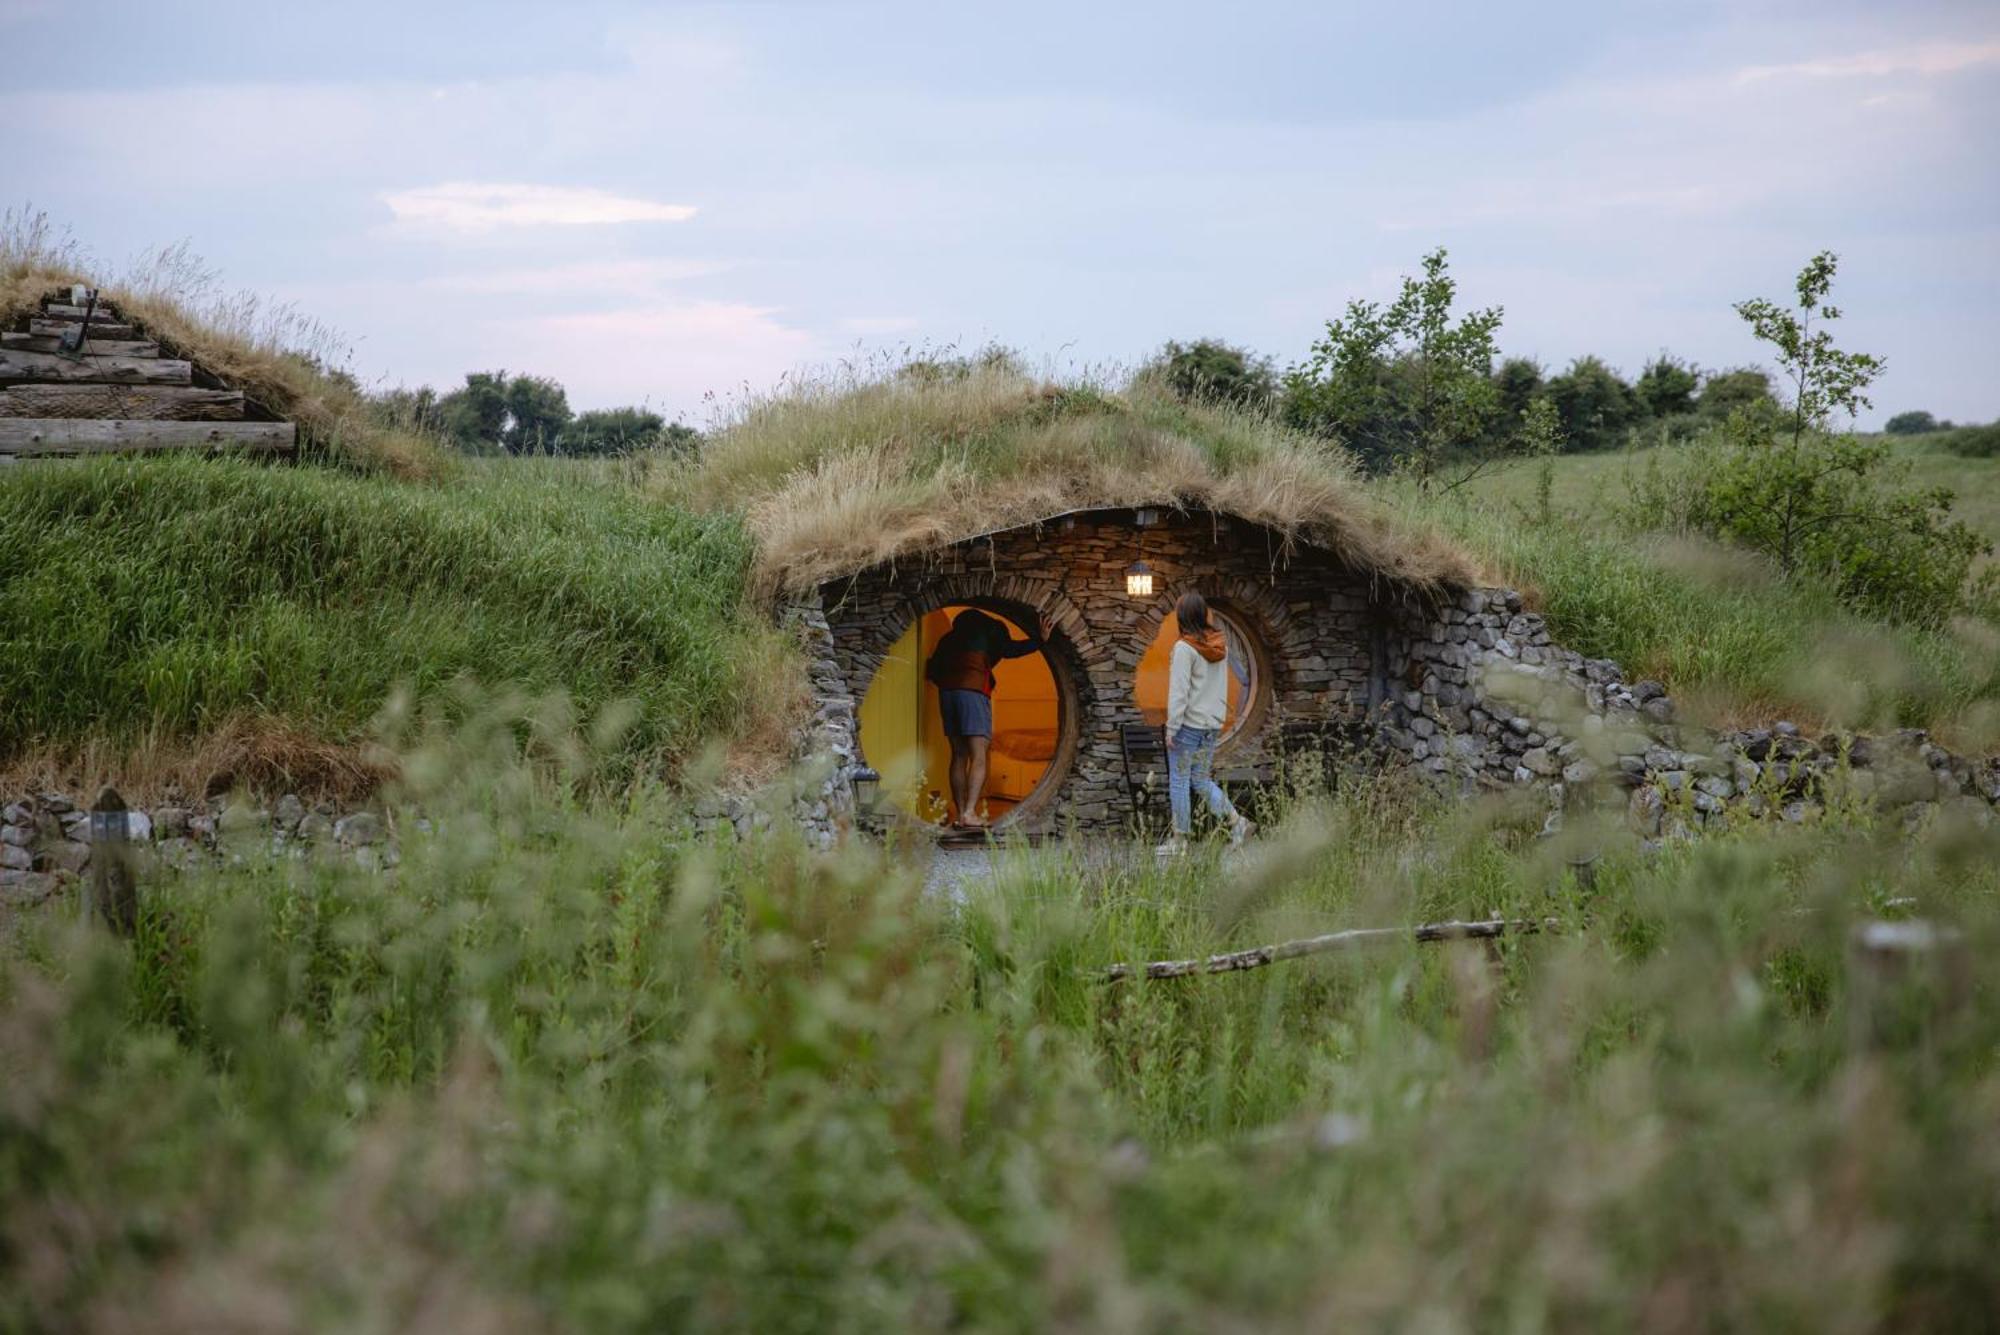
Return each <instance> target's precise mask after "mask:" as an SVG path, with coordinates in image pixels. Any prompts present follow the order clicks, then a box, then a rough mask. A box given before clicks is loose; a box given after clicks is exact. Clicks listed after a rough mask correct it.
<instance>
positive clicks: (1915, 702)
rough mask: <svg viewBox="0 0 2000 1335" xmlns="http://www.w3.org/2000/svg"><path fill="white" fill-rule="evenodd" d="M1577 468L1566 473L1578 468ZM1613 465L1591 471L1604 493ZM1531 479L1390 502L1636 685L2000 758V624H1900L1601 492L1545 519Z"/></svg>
mask: <svg viewBox="0 0 2000 1335" xmlns="http://www.w3.org/2000/svg"><path fill="white" fill-rule="evenodd" d="M1568 462H1569V461H1561V463H1562V464H1563V465H1567V464H1568ZM1606 468H1607V466H1606V465H1604V464H1602V463H1596V462H1593V463H1591V464H1588V465H1586V466H1585V471H1586V473H1587V474H1589V475H1592V476H1594V477H1595V480H1596V483H1597V485H1598V486H1599V487H1600V488H1604V487H1608V486H1611V485H1613V482H1614V480H1613V479H1611V478H1608V477H1607V476H1605V472H1606ZM1519 483H1520V479H1519V478H1516V479H1515V485H1514V486H1513V487H1511V488H1510V487H1506V486H1501V487H1495V488H1490V489H1487V490H1486V491H1485V492H1484V493H1482V494H1478V495H1471V494H1464V493H1460V494H1454V495H1451V496H1447V497H1441V498H1439V497H1424V496H1420V495H1418V494H1416V493H1414V492H1411V491H1407V490H1402V489H1390V490H1386V491H1385V494H1386V495H1388V496H1389V497H1390V499H1391V501H1392V503H1394V504H1396V505H1398V506H1399V507H1402V508H1403V509H1405V510H1406V511H1408V512H1409V513H1410V514H1411V515H1412V516H1413V517H1415V518H1420V519H1422V520H1425V521H1428V522H1431V523H1436V524H1439V525H1441V526H1443V527H1444V528H1446V529H1447V530H1449V531H1450V532H1451V533H1453V534H1454V535H1455V536H1456V537H1457V538H1458V539H1459V540H1460V541H1462V542H1464V543H1465V544H1466V545H1467V546H1469V547H1471V548H1472V549H1473V550H1475V551H1477V552H1478V553H1480V555H1481V557H1482V558H1483V559H1485V560H1486V561H1488V562H1489V563H1490V564H1491V565H1492V566H1493V567H1494V568H1495V569H1496V570H1497V571H1498V572H1499V573H1500V574H1501V576H1502V577H1503V578H1504V579H1505V580H1506V581H1507V582H1508V583H1510V584H1514V585H1518V586H1520V587H1522V588H1524V589H1527V590H1529V591H1530V592H1531V593H1532V594H1533V595H1534V596H1535V598H1536V599H1537V601H1538V603H1539V605H1540V607H1541V608H1542V610H1543V611H1544V612H1546V614H1547V615H1548V617H1549V622H1550V626H1551V628H1552V630H1553V632H1554V633H1555V635H1556V637H1557V638H1558V639H1559V640H1560V641H1561V642H1562V643H1563V644H1565V645H1567V646H1568V647H1569V648H1572V649H1575V650H1576V651H1577V652H1579V653H1582V654H1585V655H1587V656H1591V657H1604V658H1612V659H1616V660H1617V661H1618V662H1619V663H1620V664H1621V665H1622V666H1623V667H1624V668H1625V670H1626V673H1627V675H1629V676H1639V677H1645V676H1651V677H1658V678H1660V679H1661V680H1663V681H1665V682H1667V683H1668V684H1669V685H1670V686H1671V687H1672V688H1673V690H1674V691H1675V693H1676V695H1677V696H1679V697H1680V699H1681V702H1682V704H1683V705H1684V706H1687V707H1690V708H1691V710H1692V712H1693V713H1694V714H1695V716H1697V717H1700V718H1704V719H1706V720H1708V721H1710V722H1715V723H1725V724H1735V725H1748V724H1754V723H1767V722H1769V721H1771V720H1772V719H1774V718H1780V717H1790V718H1793V719H1795V720H1796V721H1798V722H1800V723H1803V724H1808V725H1837V726H1842V727H1851V728H1873V729H1880V728H1894V727H1929V728H1933V729H1936V730H1938V731H1939V732H1941V733H1943V734H1945V735H1946V736H1947V738H1948V739H1949V740H1950V741H1952V742H1953V744H1955V745H1958V746H1961V747H1963V748H1965V749H1967V750H1971V751H1986V750H1991V749H1994V748H1996V747H2000V627H1996V626H1994V625H1992V624H1991V623H1989V622H1986V621H1984V620H1981V619H1975V618H1968V619H1965V620H1962V621H1960V622H1958V623H1956V624H1954V625H1952V626H1950V627H1947V628H1945V629H1943V630H1938V631H1924V630H1918V629H1913V628H1910V627H1904V626H1894V625H1889V624H1887V623H1884V622H1880V621H1876V620H1873V619H1870V618H1868V617H1865V616H1861V615H1859V614H1857V613H1855V612H1853V611H1851V610H1849V609H1847V608H1845V607H1843V606H1842V605H1841V604H1840V602H1839V601H1838V599H1836V598H1835V597H1834V594H1833V591H1832V590H1831V589H1829V588H1825V587H1821V586H1818V585H1815V584H1813V583H1811V582H1809V581H1803V580H1789V581H1788V580H1785V579H1783V578H1782V577H1780V576H1779V575H1778V573H1777V572H1776V571H1775V570H1773V569H1771V568H1769V567H1767V566H1765V565H1763V564H1762V563H1760V562H1759V561H1757V559H1756V558H1754V557H1752V556H1749V555H1747V554H1745V553H1742V552H1738V551H1733V550H1731V549H1729V548H1726V547H1722V546H1718V545H1715V544H1712V543H1707V542H1703V541H1700V540H1696V539H1691V538H1685V537H1674V536H1669V535H1664V534H1648V533H1643V532H1634V531H1633V530H1632V529H1631V527H1630V526H1629V525H1628V524H1626V523H1625V522H1623V521H1622V520H1620V519H1619V518H1618V517H1617V516H1615V515H1614V514H1613V513H1612V512H1611V510H1610V507H1609V506H1608V505H1607V504H1606V503H1605V501H1604V499H1603V498H1602V497H1601V496H1600V497H1598V498H1597V499H1596V500H1595V502H1593V501H1592V499H1591V498H1589V497H1588V496H1585V495H1582V494H1578V493H1577V492H1576V489H1575V486H1572V488H1571V497H1570V500H1571V502H1572V503H1571V504H1559V505H1558V506H1557V507H1556V509H1555V511H1554V513H1553V514H1552V515H1551V516H1550V517H1549V518H1547V519H1541V518H1539V517H1538V516H1537V515H1536V514H1534V513H1533V511H1532V508H1531V507H1529V506H1526V505H1524V504H1523V501H1522V495H1521V487H1520V485H1519Z"/></svg>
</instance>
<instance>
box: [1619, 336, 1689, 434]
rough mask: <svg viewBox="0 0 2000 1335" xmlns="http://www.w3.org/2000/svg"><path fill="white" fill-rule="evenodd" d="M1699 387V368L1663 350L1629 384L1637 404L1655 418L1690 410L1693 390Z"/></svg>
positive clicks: (1677, 414)
mask: <svg viewBox="0 0 2000 1335" xmlns="http://www.w3.org/2000/svg"><path fill="white" fill-rule="evenodd" d="M1700 388H1701V371H1700V370H1699V369H1698V368H1697V367H1695V365H1694V364H1693V363H1691V362H1684V361H1682V360H1681V359H1680V358H1678V357H1675V356H1672V355H1670V354H1668V353H1666V352H1662V353H1661V354H1660V355H1659V356H1657V357H1655V358H1653V360H1652V361H1650V362H1647V363H1646V369H1645V370H1643V371H1641V372H1639V379H1638V380H1637V381H1635V382H1634V383H1633V385H1632V391H1633V393H1634V394H1636V395H1637V396H1638V398H1639V404H1640V406H1641V407H1643V408H1644V409H1645V410H1646V412H1647V413H1648V414H1650V415H1651V416H1652V417H1653V418H1654V419H1655V420H1659V419H1664V418H1668V417H1683V416H1686V415H1687V414H1689V413H1692V412H1693V411H1694V396H1695V391H1696V390H1698V389H1700Z"/></svg>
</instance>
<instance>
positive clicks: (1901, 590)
mask: <svg viewBox="0 0 2000 1335" xmlns="http://www.w3.org/2000/svg"><path fill="white" fill-rule="evenodd" d="M1908 474H1909V465H1908V463H1907V462H1906V461H1901V460H1896V459H1894V458H1892V456H1891V454H1890V451H1889V449H1888V447H1887V446H1885V445H1880V444H1874V443H1870V442H1865V441H1861V440H1857V439H1855V438H1854V437H1852V436H1834V437H1830V438H1827V439H1824V440H1817V439H1815V440H1812V441H1810V442H1809V443H1808V444H1807V445H1806V446H1805V447H1803V448H1787V447H1785V446H1784V445H1782V444H1778V443H1775V442H1772V441H1771V440H1770V439H1769V438H1768V437H1765V436H1763V435H1761V433H1759V434H1753V435H1752V436H1751V437H1750V438H1749V439H1747V440H1744V439H1741V438H1735V437H1731V436H1729V435H1725V436H1724V437H1722V438H1721V439H1719V440H1715V441H1709V442H1704V443H1702V444H1700V445H1697V446H1695V447H1693V448H1691V449H1689V450H1688V452H1687V453H1686V454H1685V456H1684V457H1683V458H1681V459H1680V460H1678V461H1677V464H1676V466H1675V467H1674V468H1671V469H1666V470H1661V471H1659V472H1657V473H1655V474H1653V475H1652V477H1651V478H1650V479H1649V480H1648V483H1646V484H1642V485H1641V486H1639V487H1638V488H1637V489H1635V492H1634V495H1633V506H1634V509H1635V511H1636V512H1637V513H1639V514H1643V515H1645V516H1647V517H1649V518H1651V519H1653V520H1654V521H1655V522H1657V521H1659V520H1661V519H1665V520H1667V521H1668V522H1671V523H1675V524H1679V525H1684V526H1686V527H1688V528H1692V529H1694V530H1697V531H1699V532H1702V533H1708V534H1713V535H1715V536H1717V537H1721V538H1726V539H1728V540H1730V541H1732V542H1736V543H1740V544H1742V545H1743V546H1745V547H1748V548H1749V549H1751V550H1752V551H1755V552H1758V553H1760V554H1762V555H1763V556H1766V557H1768V558H1770V559H1771V560H1772V561H1773V562H1774V563H1775V564H1776V565H1777V567H1778V569H1779V570H1780V571H1781V572H1783V573H1784V574H1786V575H1788V576H1789V575H1797V574H1802V573H1806V574H1810V576H1811V577H1812V578H1814V579H1825V580H1828V581H1830V582H1831V585H1832V587H1833V588H1834V589H1835V590H1836V591H1837V592H1838V593H1839V595H1840V597H1841V598H1842V600H1843V601H1845V602H1847V603H1848V604H1849V605H1850V606H1853V607H1855V608H1857V609H1859V610H1861V611H1863V612H1865V613H1867V614H1869V615H1871V616H1878V617H1881V618H1883V619H1885V620H1888V621H1892V622H1909V623H1912V624H1914V625H1920V626H1938V625H1942V624H1943V623H1944V622H1945V621H1946V620H1948V619H1949V618H1951V617H1952V616H1954V615H1956V614H1957V613H1958V612H1960V611H1961V610H1963V609H1964V607H1965V606H1966V597H1967V594H1968V592H1969V579H1970V576H1971V573H1972V570H1973V566H1974V563H1975V562H1976V561H1977V560H1978V558H1979V557H1981V556H1983V555H1985V554H1987V553H1988V552H1990V551H1991V550H1992V548H1991V547H1990V545H1989V544H1988V543H1987V542H1986V541H1985V540H1984V539H1982V538H1981V537H1980V536H1979V535H1978V534H1977V533H1975V532H1974V531H1973V530H1972V529H1971V528H1970V527H1969V526H1968V525H1966V524H1965V523H1963V522H1961V521H1959V520H1955V519H1953V518H1952V517H1951V506H1952V499H1953V498H1952V493H1951V491H1950V490H1949V489H1946V488H1941V487H1940V488H1917V487H1912V486H1909V485H1907V479H1908Z"/></svg>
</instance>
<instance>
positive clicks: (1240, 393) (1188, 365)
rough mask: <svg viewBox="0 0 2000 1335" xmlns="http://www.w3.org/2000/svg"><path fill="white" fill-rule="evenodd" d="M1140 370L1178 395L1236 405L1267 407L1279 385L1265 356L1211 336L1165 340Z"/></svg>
mask: <svg viewBox="0 0 2000 1335" xmlns="http://www.w3.org/2000/svg"><path fill="white" fill-rule="evenodd" d="M1141 374H1142V375H1152V376H1155V377H1157V378H1158V379H1159V380H1160V382H1161V383H1162V384H1164V385H1165V386H1166V387H1167V388H1168V390H1170V391H1171V392H1172V393H1174V394H1175V395H1176V396H1178V397H1180V398H1183V399H1193V400H1196V401H1206V402H1212V403H1221V404H1226V405H1228V406H1230V407H1235V408H1250V409H1262V408H1268V407H1269V406H1270V404H1271V401H1272V398H1273V397H1274V396H1275V395H1276V393H1277V388H1278V382H1277V377H1276V376H1275V375H1274V374H1273V373H1272V370H1271V363H1270V360H1269V359H1268V358H1265V357H1259V356H1257V355H1256V354H1255V353H1252V352H1248V351H1246V350H1244V349H1242V348H1238V347H1234V346H1232V345H1230V344H1228V343H1224V342H1222V341H1221V340H1220V339H1213V338H1201V339H1196V340H1195V341H1194V342H1192V343H1168V344H1167V345H1166V347H1164V348H1162V349H1161V350H1160V352H1159V354H1158V355H1157V356H1156V357H1154V358H1153V360H1152V361H1151V362H1149V363H1148V364H1147V365H1146V366H1145V367H1144V368H1143V370H1142V371H1141Z"/></svg>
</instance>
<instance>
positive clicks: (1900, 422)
mask: <svg viewBox="0 0 2000 1335" xmlns="http://www.w3.org/2000/svg"><path fill="white" fill-rule="evenodd" d="M1882 429H1883V430H1884V431H1886V432H1888V433H1889V434H1890V435H1892V436H1917V435H1922V434H1923V433H1924V432H1926V431H1937V430H1940V429H1941V428H1940V427H1939V426H1938V420H1937V418H1935V417H1932V416H1931V415H1930V414H1929V413H1927V412H1921V411H1919V412H1909V413H1897V414H1896V415H1895V416H1894V417H1892V418H1890V419H1889V420H1888V421H1887V422H1886V423H1884V424H1883V426H1882Z"/></svg>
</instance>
